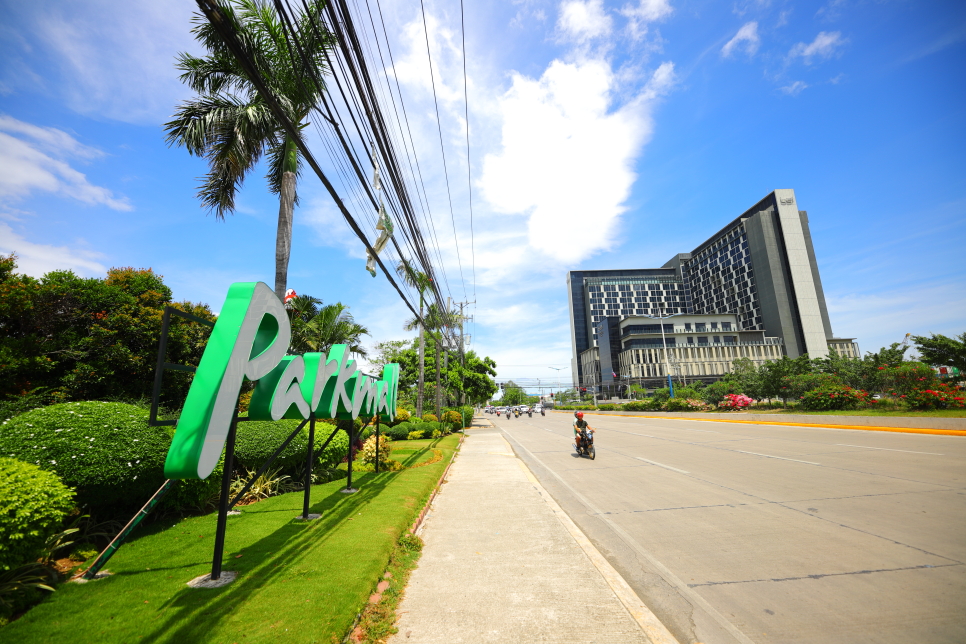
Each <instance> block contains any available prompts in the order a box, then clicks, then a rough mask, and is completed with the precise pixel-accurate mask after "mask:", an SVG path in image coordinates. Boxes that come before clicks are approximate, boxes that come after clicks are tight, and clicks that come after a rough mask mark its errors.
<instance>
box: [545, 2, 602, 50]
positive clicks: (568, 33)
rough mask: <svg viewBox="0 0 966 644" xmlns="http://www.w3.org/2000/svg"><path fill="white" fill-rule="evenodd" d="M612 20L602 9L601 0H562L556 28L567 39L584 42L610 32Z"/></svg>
mask: <svg viewBox="0 0 966 644" xmlns="http://www.w3.org/2000/svg"><path fill="white" fill-rule="evenodd" d="M613 22H614V21H613V20H612V19H611V17H610V16H608V15H607V13H606V12H605V11H604V3H603V0H587V1H586V2H582V1H581V0H564V2H562V3H561V4H560V17H559V18H558V19H557V29H558V30H559V31H560V32H561V33H562V34H563V36H564V37H565V38H566V39H568V40H573V41H575V42H578V43H585V42H587V41H589V40H592V39H594V38H600V37H601V36H606V35H608V34H610V32H611V29H612V28H613Z"/></svg>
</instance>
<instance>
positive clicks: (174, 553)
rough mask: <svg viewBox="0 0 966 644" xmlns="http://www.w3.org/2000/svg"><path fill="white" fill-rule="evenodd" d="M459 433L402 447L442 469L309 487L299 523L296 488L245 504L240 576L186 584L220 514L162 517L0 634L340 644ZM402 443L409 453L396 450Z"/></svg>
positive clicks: (237, 550) (26, 638)
mask: <svg viewBox="0 0 966 644" xmlns="http://www.w3.org/2000/svg"><path fill="white" fill-rule="evenodd" d="M458 442H459V436H458V435H454V436H448V437H445V438H442V439H438V440H434V441H430V440H424V441H406V442H401V443H397V445H399V447H400V449H406V450H409V449H413V448H419V449H418V450H417V451H413V452H400V453H398V454H397V456H396V458H397V460H399V461H401V462H403V463H404V464H406V465H411V464H414V463H416V462H420V461H426V460H427V459H429V458H431V457H432V455H433V451H432V449H431V447H432V448H436V449H441V450H442V451H443V459H442V460H440V461H439V462H437V463H433V464H430V465H426V466H424V467H419V468H415V469H411V470H404V471H401V472H395V473H380V474H374V473H354V474H353V485H354V487H356V488H358V489H359V491H358V492H357V493H356V494H342V493H340V491H339V490H341V489H342V488H343V487H344V486H345V480H342V481H335V482H332V483H328V484H325V485H317V486H314V487H313V488H312V497H311V498H312V505H311V511H312V512H314V513H321V514H322V518H321V519H318V520H316V521H312V522H309V523H303V522H300V521H297V520H296V518H295V517H296V516H297V515H300V514H301V511H302V497H303V495H302V493H301V492H295V493H291V494H285V495H281V496H277V497H273V498H271V499H267V500H265V501H261V502H259V503H256V504H253V505H249V506H245V507H243V508H241V510H242V514H241V516H237V517H229V519H228V534H227V539H226V544H225V558H224V561H225V564H224V569H225V570H228V571H236V572H238V574H239V577H238V579H236V580H235V581H234V582H233V583H231V584H229V585H228V586H225V587H223V588H218V589H208V590H203V589H191V588H188V587H187V586H186V585H185V584H186V582H188V581H189V580H191V579H193V578H194V577H197V576H199V575H203V574H206V573H208V572H210V569H211V556H212V547H213V544H214V534H215V520H216V515H215V514H210V515H206V516H203V517H192V518H188V519H183V520H181V521H178V522H175V521H174V520H168V521H158V522H155V523H154V524H152V525H151V526H149V527H148V528H146V529H145V530H144V531H142V532H141V533H140V534H139V535H138V536H137V538H135V539H134V540H132V541H131V542H129V543H127V544H125V545H124V546H123V547H122V548H121V549H120V550H119V551H118V553H117V554H116V555H115V556H114V558H113V559H112V560H111V561H110V563H109V564H108V565H107V569H108V570H110V571H111V572H113V573H114V574H113V575H112V576H111V577H109V578H107V579H102V580H99V581H94V582H90V583H87V584H62V585H60V586H59V587H58V589H57V591H56V592H55V593H53V594H52V595H51V596H50V598H49V599H48V600H47V601H45V602H43V603H42V604H40V605H38V606H35V607H34V608H33V609H31V610H30V611H28V612H27V613H26V614H25V615H24V616H23V617H21V618H20V619H19V620H17V621H16V622H13V623H11V624H9V625H8V626H6V627H4V628H3V629H0V635H2V637H0V639H2V640H3V641H5V642H18V644H30V643H33V642H36V643H38V644H39V643H41V642H44V643H46V642H92V643H94V642H96V643H102V642H103V643H108V642H126V643H129V642H177V643H182V642H226V643H231V642H285V643H288V642H321V643H324V644H329V643H331V642H341V641H342V638H343V637H344V636H345V634H346V633H347V632H348V630H349V628H350V626H351V625H352V622H353V619H354V618H355V615H356V614H357V613H358V612H359V611H360V610H361V609H362V608H363V606H364V605H365V603H366V601H367V599H368V597H369V595H370V593H372V592H373V589H374V588H375V586H376V584H377V583H378V582H379V581H380V579H381V577H382V573H383V571H384V570H385V569H386V565H387V562H388V558H389V553H390V552H391V550H392V548H393V546H394V544H395V543H396V542H397V540H398V539H399V537H400V535H402V534H403V532H404V531H405V530H406V529H407V528H408V527H409V526H410V525H411V524H412V522H413V521H414V520H415V518H416V516H417V514H418V513H419V511H420V510H421V509H422V507H423V505H424V503H425V502H426V500H427V498H428V497H429V494H430V493H431V492H432V490H433V487H434V486H435V484H436V482H437V481H438V480H439V477H440V475H441V474H442V472H443V470H444V468H445V467H446V465H447V464H448V463H449V461H450V460H451V459H452V456H453V453H454V451H455V449H456V446H457V444H458ZM403 446H405V447H403Z"/></svg>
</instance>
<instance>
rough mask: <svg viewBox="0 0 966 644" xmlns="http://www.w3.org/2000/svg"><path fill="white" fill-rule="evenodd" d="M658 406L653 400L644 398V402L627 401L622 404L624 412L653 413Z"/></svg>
mask: <svg viewBox="0 0 966 644" xmlns="http://www.w3.org/2000/svg"><path fill="white" fill-rule="evenodd" d="M659 406H660V405H659V403H658V402H657V401H656V400H654V399H653V398H645V399H644V400H629V401H627V402H626V403H624V411H653V410H654V409H656V408H657V407H659Z"/></svg>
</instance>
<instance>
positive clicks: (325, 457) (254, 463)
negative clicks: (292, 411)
mask: <svg viewBox="0 0 966 644" xmlns="http://www.w3.org/2000/svg"><path fill="white" fill-rule="evenodd" d="M300 422H301V421H298V420H280V421H276V422H271V421H249V422H243V423H238V433H237V435H236V438H235V457H236V458H237V460H238V463H239V465H241V466H242V467H244V468H247V469H251V470H258V468H260V467H261V466H262V464H263V463H265V461H267V460H268V457H269V456H271V455H272V454H273V453H274V452H275V450H277V449H278V448H279V446H280V445H281V444H282V443H283V442H284V441H285V439H286V438H288V435H289V434H291V433H292V432H293V431H294V430H295V428H296V427H298V425H299V423H300ZM334 430H335V426H334V425H330V424H328V423H319V422H316V424H315V447H314V451H315V458H316V463H319V464H320V465H322V466H323V467H334V466H335V465H336V464H338V463H340V462H341V461H342V459H343V458H345V456H346V454H348V453H349V436H348V435H347V434H346V433H345V432H344V431H339V432H338V433H336V435H335V436H334V437H333V438H332V441H331V442H330V443H329V445H328V446H327V447H326V448H325V452H324V453H322V454H319V452H318V450H319V449H320V448H321V447H322V444H323V443H324V442H325V440H326V439H327V438H328V437H329V435H330V434H331V433H332V432H333V431H334ZM308 448H309V426H308V424H306V425H305V427H303V428H302V431H300V432H299V433H298V434H297V435H296V436H295V438H293V439H292V442H291V443H289V444H288V446H287V447H286V448H285V449H284V450H283V451H282V453H281V454H279V456H278V458H277V459H275V462H274V463H273V464H272V467H277V468H280V469H281V472H282V473H283V474H288V475H289V476H299V475H300V474H301V473H302V472H304V470H305V457H306V456H307V452H308Z"/></svg>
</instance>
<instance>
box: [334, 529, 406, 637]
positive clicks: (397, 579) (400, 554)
mask: <svg viewBox="0 0 966 644" xmlns="http://www.w3.org/2000/svg"><path fill="white" fill-rule="evenodd" d="M422 550H423V541H422V539H420V538H419V537H418V536H417V535H415V534H404V535H403V536H402V537H401V538H400V539H399V543H397V544H396V548H395V549H394V550H393V552H392V555H391V556H390V557H389V569H388V570H387V571H386V572H387V576H386V577H385V579H386V581H388V582H389V587H388V588H386V590H385V591H383V593H382V597H381V598H380V599H379V601H377V602H374V603H369V604H367V605H366V607H365V609H364V610H363V611H362V616H361V617H360V619H359V625H358V627H357V628H356V629H355V630H354V631H353V633H352V635H353V637H351V638H350V639H349V642H353V643H355V642H359V643H361V644H384V643H385V642H386V640H388V639H389V637H390V636H392V635H394V634H396V633H397V632H399V629H398V628H396V625H395V624H396V609H397V608H398V607H399V602H401V601H402V598H403V595H404V594H405V591H406V586H407V585H408V584H409V576H410V575H411V574H412V572H413V570H415V569H416V564H417V563H419V558H420V557H421V556H422Z"/></svg>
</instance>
